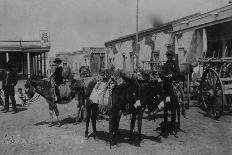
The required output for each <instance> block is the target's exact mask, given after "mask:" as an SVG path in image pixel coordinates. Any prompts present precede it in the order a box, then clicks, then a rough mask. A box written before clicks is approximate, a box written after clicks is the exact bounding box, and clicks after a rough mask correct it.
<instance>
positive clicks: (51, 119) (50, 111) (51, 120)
mask: <svg viewBox="0 0 232 155" xmlns="http://www.w3.org/2000/svg"><path fill="white" fill-rule="evenodd" d="M49 117H50V122H49V125H48V126H49V127H51V126H53V108H52V105H51V103H49Z"/></svg>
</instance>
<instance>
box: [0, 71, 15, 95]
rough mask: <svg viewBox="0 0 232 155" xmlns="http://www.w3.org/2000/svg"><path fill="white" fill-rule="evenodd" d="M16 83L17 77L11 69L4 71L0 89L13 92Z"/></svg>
mask: <svg viewBox="0 0 232 155" xmlns="http://www.w3.org/2000/svg"><path fill="white" fill-rule="evenodd" d="M17 82H18V76H17V74H16V73H15V72H14V71H13V70H12V69H7V70H4V72H3V80H2V89H3V90H4V91H5V90H14V87H15V85H16V84H17Z"/></svg>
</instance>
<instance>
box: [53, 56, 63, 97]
mask: <svg viewBox="0 0 232 155" xmlns="http://www.w3.org/2000/svg"><path fill="white" fill-rule="evenodd" d="M54 63H55V64H56V65H57V67H56V70H55V72H54V73H53V75H52V76H53V77H54V81H55V93H56V97H57V101H59V100H60V91H59V86H60V85H61V84H62V83H63V78H62V72H63V67H62V60H60V58H56V59H55V60H54Z"/></svg>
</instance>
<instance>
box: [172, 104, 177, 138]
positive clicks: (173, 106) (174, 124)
mask: <svg viewBox="0 0 232 155" xmlns="http://www.w3.org/2000/svg"><path fill="white" fill-rule="evenodd" d="M176 104H177V103H176V100H175V101H174V102H172V110H171V126H172V133H173V135H176V110H177V105H176Z"/></svg>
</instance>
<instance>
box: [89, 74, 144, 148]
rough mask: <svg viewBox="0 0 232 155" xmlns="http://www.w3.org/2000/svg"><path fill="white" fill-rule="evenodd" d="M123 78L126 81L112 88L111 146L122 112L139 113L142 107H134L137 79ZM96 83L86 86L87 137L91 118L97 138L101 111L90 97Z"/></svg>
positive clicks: (109, 111)
mask: <svg viewBox="0 0 232 155" xmlns="http://www.w3.org/2000/svg"><path fill="white" fill-rule="evenodd" d="M122 79H123V80H124V82H123V83H122V84H119V85H117V86H115V87H114V88H113V89H112V95H111V106H110V107H109V109H108V113H107V114H108V115H109V133H110V137H109V142H110V146H111V144H112V141H113V137H114V136H115V135H116V134H117V133H118V129H119V121H120V119H121V116H122V114H123V113H125V114H129V113H133V111H136V113H137V112H138V111H140V108H135V107H133V105H134V104H135V102H136V99H137V94H138V85H137V83H136V81H135V80H133V79H130V78H126V77H125V76H122ZM96 84H97V81H96V80H93V81H91V82H90V83H89V84H88V86H87V88H86V111H87V117H86V130H85V137H86V138H88V133H89V130H88V128H89V122H90V118H91V121H92V129H93V137H94V139H95V138H96V119H97V116H98V113H99V105H98V104H97V103H93V102H92V101H91V100H90V99H89V98H90V95H91V93H92V90H93V88H94V87H95V85H96ZM136 113H134V114H136ZM141 116H142V115H141ZM141 119H142V118H141ZM132 123H133V122H132ZM132 126H133V125H132ZM133 128H134V127H133ZM140 131H141V129H140Z"/></svg>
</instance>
